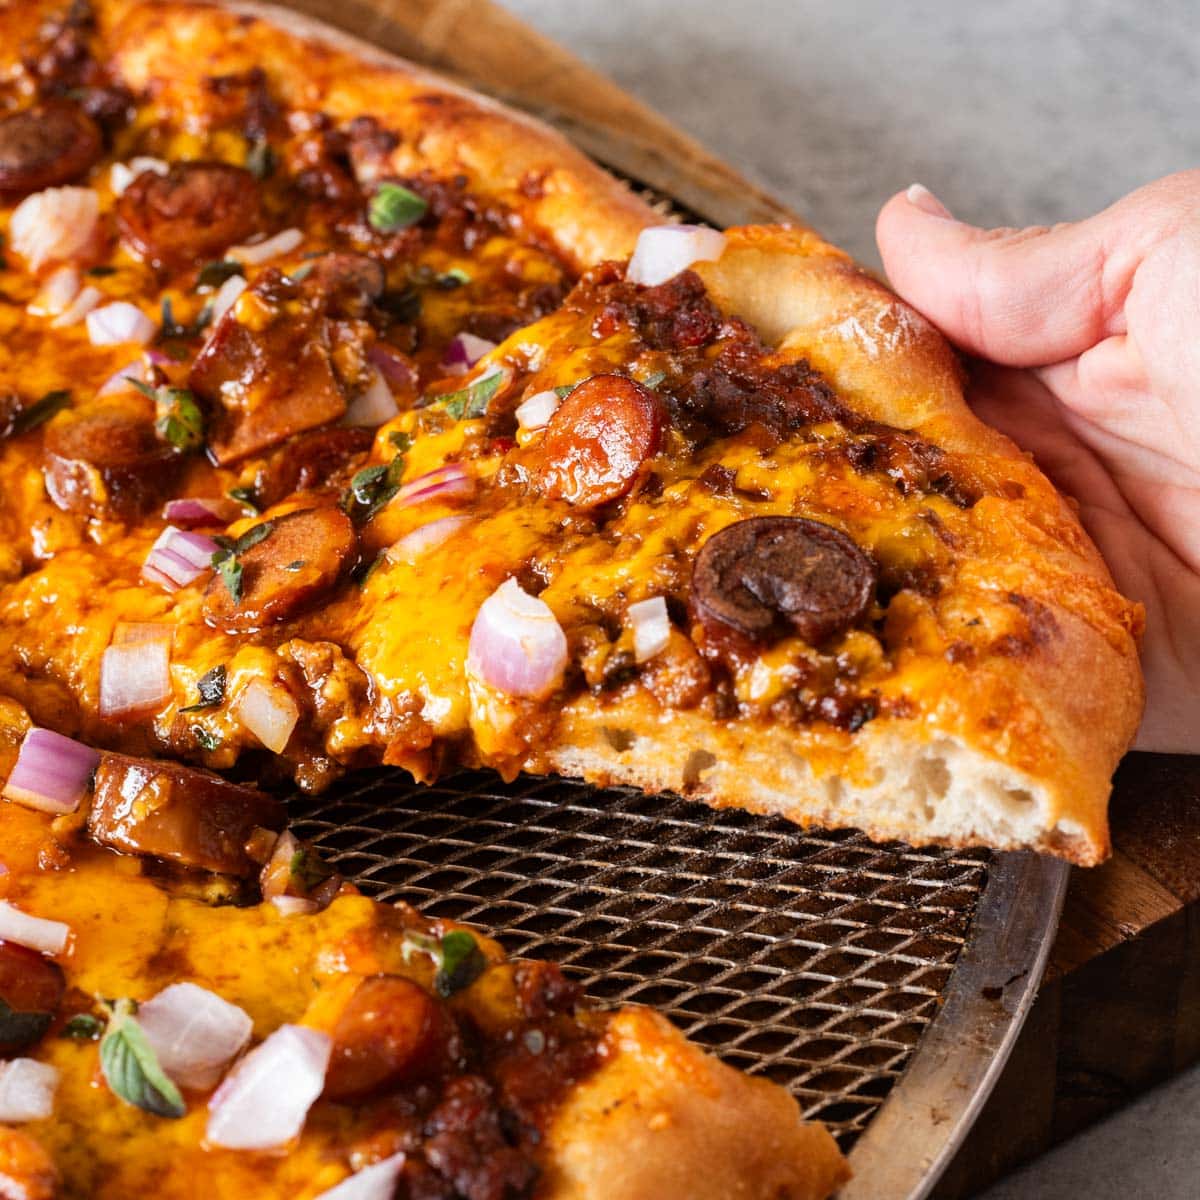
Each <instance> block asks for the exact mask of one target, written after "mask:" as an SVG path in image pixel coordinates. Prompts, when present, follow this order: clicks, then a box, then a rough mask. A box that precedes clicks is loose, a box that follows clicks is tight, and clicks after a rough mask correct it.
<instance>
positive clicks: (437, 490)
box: [393, 463, 475, 508]
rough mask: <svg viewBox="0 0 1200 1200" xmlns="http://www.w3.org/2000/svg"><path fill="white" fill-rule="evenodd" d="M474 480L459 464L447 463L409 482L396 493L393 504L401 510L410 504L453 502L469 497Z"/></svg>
mask: <svg viewBox="0 0 1200 1200" xmlns="http://www.w3.org/2000/svg"><path fill="white" fill-rule="evenodd" d="M474 491H475V480H474V479H473V478H472V477H471V475H470V473H469V472H468V471H467V469H466V467H464V466H463V465H462V464H461V463H448V464H447V465H446V466H444V467H438V468H437V469H436V470H433V471H428V472H426V474H424V475H418V476H417V478H416V479H412V480H410V481H409V482H408V483H406V484H405V485H404V486H403V487H402V488H401V489H400V490H399V491H398V492H397V493H396V499H395V501H393V503H395V504H397V505H399V506H400V507H401V508H404V507H406V506H407V505H410V504H425V503H427V502H428V501H430V500H455V499H457V498H459V497H461V496H470V495H472V494H473V493H474Z"/></svg>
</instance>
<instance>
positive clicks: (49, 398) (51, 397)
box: [12, 389, 71, 434]
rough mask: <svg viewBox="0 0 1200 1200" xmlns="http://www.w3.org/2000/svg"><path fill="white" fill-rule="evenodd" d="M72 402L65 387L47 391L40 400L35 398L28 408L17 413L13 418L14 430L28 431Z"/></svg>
mask: <svg viewBox="0 0 1200 1200" xmlns="http://www.w3.org/2000/svg"><path fill="white" fill-rule="evenodd" d="M70 403H71V393H70V392H68V391H66V390H65V389H60V390H58V391H53V392H47V393H46V394H45V395H44V396H43V397H42V398H41V399H40V400H35V401H34V402H33V403H32V404H31V405H30V406H29V407H28V408H23V409H21V411H20V412H19V413H17V415H16V416H15V417H14V418H13V422H12V432H13V433H14V434H16V433H28V432H29V431H30V430H31V429H36V428H37V427H38V426H39V425H42V424H44V423H45V422H46V421H48V420H50V418H51V417H52V416H54V414H55V413H59V412H62V410H63V409H64V408H66V407H67V405H68V404H70Z"/></svg>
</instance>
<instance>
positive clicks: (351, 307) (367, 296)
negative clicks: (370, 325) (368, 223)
mask: <svg viewBox="0 0 1200 1200" xmlns="http://www.w3.org/2000/svg"><path fill="white" fill-rule="evenodd" d="M311 265H312V270H311V271H310V272H309V274H308V276H307V278H306V279H305V280H304V289H305V291H306V292H308V293H309V294H310V295H313V296H316V297H318V298H319V300H320V302H321V304H322V306H323V307H324V309H325V311H327V312H329V313H332V314H333V315H335V316H339V317H361V316H363V315H364V314H365V313H366V311H367V310H368V309H369V308H370V306H371V305H372V303H374V302H375V301H376V300H378V299H379V297H380V296H382V295H383V291H384V288H385V287H386V286H387V276H386V275H385V274H384V270H383V264H382V263H380V262H378V261H377V260H376V259H374V258H369V257H368V256H367V255H365V254H346V253H329V254H322V255H321V257H320V258H314V259H313V260H312V264H311Z"/></svg>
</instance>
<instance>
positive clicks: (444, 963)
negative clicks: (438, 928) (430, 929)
mask: <svg viewBox="0 0 1200 1200" xmlns="http://www.w3.org/2000/svg"><path fill="white" fill-rule="evenodd" d="M401 953H402V954H403V956H404V961H405V962H408V960H409V958H411V956H412V955H413V954H414V953H416V954H427V955H428V956H429V957H430V958H431V959H433V962H434V965H435V967H436V968H437V970H436V972H435V973H434V976H433V988H434V991H436V992H437V994H438V995H439V996H441V997H442V998H443V999H445V998H447V997H449V996H453V995H454V993H455V992H461V991H462V990H463V988H466V987H470V986H471V984H473V983H474V982H475V980H476V979H478V978H479V976H480V975H482V974H483V973H484V971H486V970H487V965H488V964H487V959H486V958H485V957H484V954H483V951H482V950H480V948H479V944H478V943H477V942H476V941H475V939H474V938H473V937H472V936H471V934H469V933H468V932H467V931H466V930H465V929H455V930H452V931H451V932H450V933H448V934H446V936H445V937H443V938H442V940H441V941H440V942H439V941H438V940H437V939H436V938H431V937H429V936H428V935H427V934H424V933H417V932H416V931H415V930H411V929H410V930H408V931H407V932H406V933H405V935H404V943H403V948H402V951H401Z"/></svg>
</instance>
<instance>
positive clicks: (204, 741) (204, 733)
mask: <svg viewBox="0 0 1200 1200" xmlns="http://www.w3.org/2000/svg"><path fill="white" fill-rule="evenodd" d="M192 736H193V737H194V738H195V739H196V744H197V745H198V746H199V747H200V748H201V749H202V750H216V749H217V747H218V746H220V744H221V735H220V734H217V733H210V732H209V731H208V730H207V729H205V728H204V726H203V725H193V726H192Z"/></svg>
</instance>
